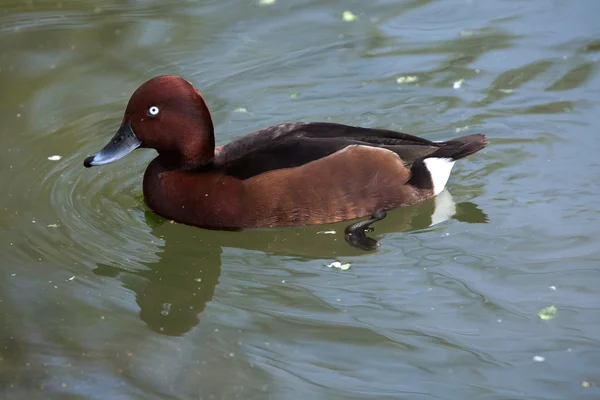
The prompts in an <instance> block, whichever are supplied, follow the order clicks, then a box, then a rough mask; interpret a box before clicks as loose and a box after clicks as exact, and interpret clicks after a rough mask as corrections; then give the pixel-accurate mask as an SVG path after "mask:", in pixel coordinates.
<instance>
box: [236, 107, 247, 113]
mask: <svg viewBox="0 0 600 400" xmlns="http://www.w3.org/2000/svg"><path fill="white" fill-rule="evenodd" d="M233 112H237V113H247V112H248V109H246V108H244V107H238V108H236V109H235V110H233Z"/></svg>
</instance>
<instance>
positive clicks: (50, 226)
mask: <svg viewBox="0 0 600 400" xmlns="http://www.w3.org/2000/svg"><path fill="white" fill-rule="evenodd" d="M46 226H47V227H48V228H58V224H49V225H46Z"/></svg>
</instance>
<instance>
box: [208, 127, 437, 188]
mask: <svg viewBox="0 0 600 400" xmlns="http://www.w3.org/2000/svg"><path fill="white" fill-rule="evenodd" d="M444 143H445V142H441V143H438V142H432V141H430V140H427V139H424V138H420V137H418V136H413V135H409V134H406V133H401V132H395V131H390V130H385V129H373V128H362V127H355V126H349V125H342V124H335V123H326V122H311V123H305V122H298V123H289V124H282V125H276V126H272V127H269V128H265V129H262V130H259V131H256V132H253V133H251V134H249V135H247V136H244V137H242V138H240V139H237V140H235V141H233V142H231V143H229V144H227V145H225V146H223V147H222V148H221V150H220V151H219V152H218V153H217V154H216V155H215V166H216V167H217V168H220V169H222V170H223V171H224V172H225V173H226V174H227V175H231V176H235V177H237V178H239V179H248V178H250V177H252V176H255V175H259V174H262V173H264V172H267V171H271V170H275V169H282V168H293V167H298V166H301V165H304V164H306V163H309V162H311V161H315V160H318V159H320V158H323V157H326V156H328V155H331V154H333V153H335V152H337V151H340V150H342V149H344V148H346V147H348V146H351V145H363V146H370V147H380V148H384V149H387V150H390V151H393V152H394V153H396V154H398V155H399V156H400V158H401V159H402V160H403V162H404V163H405V164H406V165H410V164H412V163H413V162H414V161H415V160H417V159H421V158H425V157H427V156H430V155H432V154H434V153H436V152H437V151H439V150H440V149H441V148H443V147H444Z"/></svg>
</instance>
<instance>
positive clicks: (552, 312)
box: [538, 306, 558, 321]
mask: <svg viewBox="0 0 600 400" xmlns="http://www.w3.org/2000/svg"><path fill="white" fill-rule="evenodd" d="M557 311H558V309H557V308H556V307H554V306H550V307H546V308H543V309H541V310H540V312H538V317H540V318H541V319H543V320H544V321H548V320H551V319H553V318H554V317H556V312H557Z"/></svg>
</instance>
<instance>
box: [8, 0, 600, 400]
mask: <svg viewBox="0 0 600 400" xmlns="http://www.w3.org/2000/svg"><path fill="white" fill-rule="evenodd" d="M346 10H349V11H352V12H353V13H354V14H355V15H356V16H357V17H358V18H357V19H356V20H355V21H351V22H344V21H343V20H342V13H343V12H344V11H346ZM599 12H600V5H598V4H597V2H594V1H591V0H589V1H583V0H582V1H578V2H563V1H542V0H531V1H511V0H502V1H495V2H483V1H468V0H467V1H465V0H446V1H440V0H438V1H433V0H429V1H416V0H415V1H394V0H381V1H373V2H363V1H344V2H342V1H328V2H316V1H299V0H297V1H292V0H277V1H276V2H275V3H274V4H272V5H260V4H259V3H258V0H256V1H234V0H220V1H203V2H197V1H171V2H164V1H141V2H131V1H114V0H113V1H97V2H75V1H62V2H56V1H41V0H38V1H20V2H18V1H15V0H4V2H3V4H2V6H1V12H0V49H1V51H0V93H1V96H0V121H2V124H0V154H1V156H0V182H1V183H2V191H3V196H2V197H0V201H1V202H0V210H2V213H1V214H0V253H1V254H2V257H1V261H0V262H1V264H0V266H1V268H0V271H1V272H0V276H1V278H0V316H1V324H0V393H1V396H0V397H1V398H2V399H48V398H52V399H84V398H85V399H234V398H249V399H269V398H270V399H304V398H311V399H338V398H339V399H342V398H343V399H385V398H390V399H391V398H394V399H397V398H403V399H567V398H579V399H598V398H600V328H599V326H598V320H599V319H600V306H599V304H600V301H599V297H600V296H599V295H600V289H599V288H598V282H600V267H599V265H600V246H599V240H600V224H599V223H598V221H597V220H598V217H599V214H600V205H599V204H600V189H599V185H600V162H599V161H598V154H600V140H599V139H598V126H599V125H600V74H599V73H598V59H599V57H600V25H598V23H597V19H598V18H597V16H598V15H599ZM162 73H175V74H179V75H182V76H184V77H186V78H187V79H189V80H191V81H192V82H193V83H194V84H195V85H196V86H197V87H198V88H199V89H200V90H201V91H202V93H203V95H204V96H205V98H206V99H207V102H208V105H209V107H210V109H211V111H212V113H213V118H214V122H215V126H216V129H217V142H218V144H223V143H226V142H227V141H229V140H231V139H233V138H235V137H238V136H240V135H242V134H245V133H248V132H250V131H252V130H254V129H258V128H261V127H264V126H267V125H270V124H275V123H280V122H285V121H294V120H313V121H335V122H342V123H347V124H356V125H362V126H372V127H382V128H389V129H397V130H403V131H407V132H411V133H416V134H419V135H422V136H424V137H427V138H429V139H432V140H443V139H446V138H449V137H452V136H458V135H461V134H469V133H476V132H480V131H483V132H486V133H487V134H488V136H489V139H490V140H489V142H490V144H489V146H488V147H487V148H486V149H485V150H484V151H483V152H480V153H478V154H476V155H475V156H472V157H470V158H469V159H468V160H466V161H463V162H460V163H457V166H456V167H455V172H454V173H453V175H452V177H451V180H450V183H449V193H445V194H444V196H443V197H442V199H441V200H443V201H444V202H445V203H446V205H448V203H450V205H452V204H454V207H456V213H455V215H454V216H453V217H452V218H450V219H448V218H447V217H448V216H449V215H446V216H445V217H444V216H443V215H442V214H443V213H442V214H440V212H438V213H437V214H436V211H435V210H436V202H435V201H429V202H427V203H424V204H421V205H418V206H415V207H410V208H407V209H404V210H396V211H394V212H392V213H390V215H389V216H388V218H387V219H385V220H384V221H382V222H381V223H379V224H377V225H376V232H375V234H374V235H375V237H376V238H377V239H380V240H381V243H382V246H381V247H380V248H379V250H378V251H377V252H375V253H365V252H361V251H358V250H356V249H352V248H350V247H349V246H348V245H347V244H346V243H345V242H344V240H343V235H342V232H343V227H344V225H343V224H342V225H334V226H326V227H311V228H306V229H303V228H300V229H283V230H267V231H264V230H263V231H249V232H242V233H227V232H211V231H204V230H202V229H196V228H190V227H186V226H183V225H179V224H170V223H169V222H168V221H164V220H162V219H161V218H159V217H157V216H156V215H154V214H152V213H151V212H149V211H148V210H147V209H146V208H145V206H144V205H143V201H142V196H141V176H142V173H143V171H144V168H145V166H146V164H147V163H148V161H149V160H151V159H152V158H153V157H154V154H153V153H152V152H151V151H148V150H144V151H138V152H136V153H135V154H134V155H130V156H129V157H127V158H126V159H125V160H122V161H120V162H118V163H115V164H112V165H108V166H105V167H102V168H96V169H92V170H85V169H84V168H83V166H82V161H83V159H84V158H85V157H86V156H87V155H89V154H91V153H93V152H95V151H97V150H98V149H99V148H100V147H101V146H102V145H104V143H105V142H106V141H107V140H108V139H109V138H110V137H111V136H112V134H113V133H114V131H115V129H116V128H117V126H118V124H119V122H120V119H121V117H122V112H123V109H124V106H125V103H126V101H127V100H128V98H129V96H130V95H131V93H132V92H133V90H135V88H136V87H137V86H138V85H139V84H140V83H141V82H143V81H144V80H146V79H148V78H150V77H152V76H155V75H158V74H162ZM415 79H416V80H415ZM398 80H400V82H401V83H398ZM54 155H58V156H61V157H62V158H61V159H60V160H58V161H52V160H49V159H48V158H49V157H52V156H54ZM438 205H439V204H438ZM439 209H440V207H438V210H439ZM450 214H451V213H450ZM432 220H435V222H439V221H441V222H440V223H438V224H435V225H433V226H430V225H431V223H432ZM327 230H335V231H336V234H325V233H323V231H327ZM335 260H339V261H341V262H344V263H351V267H350V269H349V270H347V271H341V270H339V269H333V268H328V267H327V265H328V264H330V263H331V262H332V261H335ZM549 306H555V307H556V308H557V310H558V311H557V313H556V316H555V318H553V319H551V320H542V319H540V318H539V317H538V315H537V314H538V312H539V311H540V310H542V309H543V308H545V307H549ZM534 357H535V359H534Z"/></svg>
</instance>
